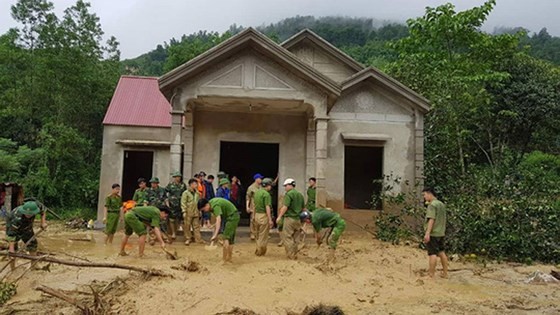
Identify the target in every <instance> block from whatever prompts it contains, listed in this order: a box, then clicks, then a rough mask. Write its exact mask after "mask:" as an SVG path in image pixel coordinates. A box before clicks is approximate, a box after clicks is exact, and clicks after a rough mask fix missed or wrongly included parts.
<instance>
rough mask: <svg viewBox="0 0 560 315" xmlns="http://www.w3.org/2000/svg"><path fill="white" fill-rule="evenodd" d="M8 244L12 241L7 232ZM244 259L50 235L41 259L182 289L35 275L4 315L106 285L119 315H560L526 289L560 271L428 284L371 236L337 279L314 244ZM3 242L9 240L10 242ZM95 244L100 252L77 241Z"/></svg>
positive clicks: (345, 257)
mask: <svg viewBox="0 0 560 315" xmlns="http://www.w3.org/2000/svg"><path fill="white" fill-rule="evenodd" d="M0 234H2V232H0ZM240 234H241V235H240V236H241V237H240V242H239V244H237V245H236V247H235V250H234V264H233V265H227V266H222V264H221V261H220V258H221V249H218V250H216V251H206V250H204V247H203V246H201V245H191V246H189V247H185V246H184V245H182V243H175V244H173V245H171V246H170V249H172V250H177V252H178V254H179V256H180V259H179V260H178V261H170V260H166V259H165V254H164V253H163V252H161V251H160V250H159V248H158V247H157V246H156V247H149V248H147V257H146V258H144V259H138V258H137V257H136V253H137V247H136V245H137V244H136V243H135V242H136V240H137V238H136V237H133V244H132V246H133V248H132V253H133V255H131V256H129V257H117V255H116V254H117V252H118V244H117V242H119V241H120V237H118V238H117V239H116V240H115V244H114V245H113V246H108V247H105V246H104V245H103V244H102V239H103V234H102V233H101V232H77V233H69V232H65V231H59V232H55V231H50V232H49V233H46V235H45V236H42V237H41V238H40V243H41V249H42V250H45V251H49V252H58V253H59V254H58V255H57V257H59V258H66V259H71V258H69V257H67V256H65V255H64V254H61V253H63V252H65V253H67V254H71V255H77V256H81V257H84V258H87V259H89V260H92V261H103V262H119V263H122V264H131V265H139V266H148V267H157V268H159V269H162V270H165V271H168V272H170V273H172V274H173V275H174V276H175V278H174V279H166V278H152V279H150V280H148V281H143V280H141V279H140V277H139V275H138V274H136V273H129V272H127V271H122V270H111V269H89V268H81V269H80V268H73V267H64V266H55V265H53V266H51V267H50V272H47V271H33V272H31V273H29V274H28V275H27V276H26V277H25V278H24V280H23V281H22V282H21V283H20V285H19V287H18V294H17V295H16V296H15V297H14V298H12V300H10V302H8V304H7V305H5V306H4V307H3V310H1V311H0V314H10V312H11V311H16V312H17V314H61V313H62V314H74V313H76V309H75V308H74V307H72V306H69V305H68V304H67V303H65V302H62V301H59V300H56V299H53V298H51V297H46V296H43V295H41V294H40V293H39V292H38V291H36V290H34V288H35V287H37V286H38V285H40V284H42V285H47V286H50V287H53V288H57V289H64V290H76V289H78V290H82V291H83V290H84V289H83V288H84V286H86V285H88V284H91V283H96V284H99V285H104V284H106V283H109V282H111V281H112V280H113V279H115V278H116V277H121V278H122V279H125V283H126V285H122V286H120V287H119V288H118V290H117V291H112V292H111V294H113V295H114V302H115V303H113V307H112V311H113V312H114V313H118V312H120V314H170V313H183V314H216V313H219V312H228V311H231V310H232V309H233V308H234V307H239V308H241V309H248V310H252V311H254V312H255V313H257V314H287V313H288V312H290V311H292V312H301V311H302V310H303V309H304V308H305V307H306V306H308V305H312V304H318V303H325V304H330V305H338V306H340V307H341V308H342V309H343V310H344V311H345V313H346V314H431V313H440V314H467V313H468V314H558V313H560V286H559V285H554V284H548V285H534V284H525V283H524V282H523V281H524V280H525V279H526V278H527V277H528V275H529V274H530V273H532V272H534V271H536V270H541V271H543V272H547V273H548V272H550V269H551V268H552V266H543V265H535V266H518V267H514V266H510V265H507V264H500V265H493V264H490V265H488V266H487V268H483V267H482V266H481V265H478V264H473V263H458V262H456V263H452V264H451V268H452V269H453V270H457V271H454V272H452V273H451V277H450V279H448V280H443V279H438V280H437V281H433V282H432V281H422V280H418V279H419V277H420V276H421V274H422V273H423V272H424V271H425V268H426V264H427V262H426V256H425V253H424V252H423V251H422V250H419V249H416V248H413V247H407V246H393V245H390V244H387V243H382V242H379V241H377V240H373V239H372V238H371V236H370V235H368V234H365V233H363V232H357V231H354V232H348V233H346V234H345V236H344V242H343V244H342V245H341V246H340V248H339V250H338V252H337V262H336V264H335V270H331V269H328V268H324V266H323V265H322V261H323V260H324V258H325V256H326V249H325V248H321V249H318V248H317V247H316V245H315V244H312V243H311V241H312V240H310V238H308V246H307V248H306V249H304V250H303V251H302V252H301V255H300V257H299V259H298V260H297V261H288V260H286V259H285V258H284V257H285V256H284V250H283V248H279V247H277V246H276V241H275V240H273V242H272V244H270V245H269V253H268V254H267V256H265V257H256V256H255V255H254V254H253V251H254V245H253V243H250V242H249V240H248V238H246V237H243V236H244V232H241V233H240ZM0 237H3V235H0ZM69 238H78V239H80V238H84V239H85V238H91V239H92V241H91V242H84V241H69V240H68V239H69ZM187 258H188V259H190V260H191V261H192V260H194V261H196V262H198V263H200V265H201V266H202V268H201V270H200V271H198V272H187V271H179V270H174V269H171V267H172V266H177V265H179V264H180V263H182V262H184V261H185V260H186V259H187Z"/></svg>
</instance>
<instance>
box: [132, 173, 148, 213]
mask: <svg viewBox="0 0 560 315" xmlns="http://www.w3.org/2000/svg"><path fill="white" fill-rule="evenodd" d="M147 193H148V187H147V186H146V179H145V178H142V177H140V178H138V189H136V190H135V191H134V196H132V200H134V201H135V202H136V205H138V206H147V205H148V204H147V203H148V198H147V197H146V194H147Z"/></svg>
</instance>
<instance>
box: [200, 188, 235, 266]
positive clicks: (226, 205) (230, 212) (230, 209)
mask: <svg viewBox="0 0 560 315" xmlns="http://www.w3.org/2000/svg"><path fill="white" fill-rule="evenodd" d="M198 209H199V210H200V211H202V212H211V213H212V214H213V215H214V216H215V217H216V226H215V227H214V234H213V235H212V238H211V239H210V241H211V242H215V241H217V239H218V234H219V233H220V226H221V222H222V220H225V221H226V224H225V227H224V231H223V235H222V237H223V240H224V245H223V257H222V259H223V261H224V263H231V262H232V255H233V245H234V244H235V234H236V232H237V225H238V224H239V212H237V208H236V207H235V205H234V204H233V203H231V201H229V200H226V199H224V198H219V197H216V198H214V199H212V200H210V201H208V200H206V199H200V200H199V201H198Z"/></svg>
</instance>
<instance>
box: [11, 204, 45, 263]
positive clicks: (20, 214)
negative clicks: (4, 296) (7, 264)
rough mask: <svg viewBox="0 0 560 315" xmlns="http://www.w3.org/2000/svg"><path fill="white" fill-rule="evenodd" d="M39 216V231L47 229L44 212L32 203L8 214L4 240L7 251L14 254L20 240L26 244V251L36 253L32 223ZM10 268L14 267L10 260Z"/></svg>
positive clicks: (36, 244) (35, 240)
mask: <svg viewBox="0 0 560 315" xmlns="http://www.w3.org/2000/svg"><path fill="white" fill-rule="evenodd" d="M38 214H41V229H42V230H45V229H46V228H47V220H46V212H45V211H44V210H41V209H39V206H38V205H37V203H35V202H34V201H27V202H25V203H24V204H23V205H21V206H19V207H17V208H15V209H14V210H12V211H11V212H9V213H8V216H7V218H6V240H7V241H8V251H9V252H10V253H15V252H16V250H17V249H18V242H19V241H20V240H21V241H23V242H24V243H27V242H29V244H27V248H26V249H27V250H28V251H29V252H30V253H31V254H32V255H35V253H36V252H37V246H38V243H37V239H35V233H34V232H33V222H34V221H35V217H36V216H37V215H38ZM11 264H12V267H15V261H13V260H12V263H11Z"/></svg>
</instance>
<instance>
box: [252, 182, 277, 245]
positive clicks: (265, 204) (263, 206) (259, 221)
mask: <svg viewBox="0 0 560 315" xmlns="http://www.w3.org/2000/svg"><path fill="white" fill-rule="evenodd" d="M272 183H273V181H272V179H270V178H265V179H263V181H262V189H259V190H257V193H256V194H255V197H254V199H255V231H256V235H255V236H256V240H257V249H256V250H255V255H257V256H264V255H265V254H266V250H267V246H268V234H269V231H270V229H271V228H272V227H273V226H274V222H273V221H272V197H271V195H270V190H271V189H272Z"/></svg>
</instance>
